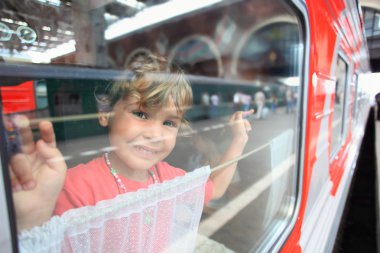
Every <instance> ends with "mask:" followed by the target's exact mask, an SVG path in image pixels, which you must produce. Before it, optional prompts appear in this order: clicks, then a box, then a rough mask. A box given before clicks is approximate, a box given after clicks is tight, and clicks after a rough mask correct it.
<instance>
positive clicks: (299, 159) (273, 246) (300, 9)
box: [0, 0, 310, 252]
mask: <svg viewBox="0 0 380 253" xmlns="http://www.w3.org/2000/svg"><path fill="white" fill-rule="evenodd" d="M284 4H286V5H287V7H288V8H290V9H291V10H292V11H293V12H294V14H295V17H296V18H297V19H298V21H299V23H298V24H299V29H300V42H301V43H303V44H302V49H303V50H302V51H301V52H302V53H301V54H300V55H299V63H300V64H301V66H300V69H299V76H300V86H299V90H298V95H299V96H298V103H297V105H296V106H297V109H299V112H298V116H297V122H296V128H295V133H296V137H295V140H296V142H295V155H296V160H295V165H294V170H295V173H296V177H295V184H294V185H293V186H294V187H295V188H296V190H295V195H294V197H295V202H294V206H292V208H293V212H292V214H291V216H290V219H289V220H287V221H286V224H285V225H284V226H283V227H281V228H278V229H277V230H276V231H269V232H270V233H273V232H275V233H273V234H274V235H273V236H272V238H270V240H268V241H267V242H265V245H264V246H265V248H266V249H268V250H270V251H279V250H280V249H281V247H282V246H283V245H284V243H285V242H286V240H287V238H288V236H289V234H290V233H291V231H292V230H293V228H294V226H295V224H296V221H297V217H298V213H299V210H300V203H301V198H302V182H303V180H302V178H303V166H304V154H305V142H306V136H305V132H306V131H305V130H306V126H307V120H306V115H307V101H308V96H307V94H308V89H309V87H308V84H309V75H308V73H309V58H310V50H309V49H310V25H309V21H308V20H309V15H308V11H307V6H306V3H305V2H304V1H302V0H292V1H289V2H286V3H284ZM0 68H2V69H3V70H4V73H2V74H1V76H8V77H12V78H13V77H21V78H35V79H37V78H40V77H43V78H53V77H54V78H57V77H59V78H67V79H71V78H77V79H81V78H85V77H88V76H91V78H92V79H96V78H105V79H106V78H111V77H112V79H120V80H123V79H126V77H127V75H128V74H127V73H125V72H122V71H116V70H104V71H103V70H99V69H90V68H84V67H66V66H56V65H29V64H27V65H25V64H3V63H0ZM21 69H22V70H23V71H22V73H20V70H21ZM1 115H3V114H2V113H1ZM1 131H2V132H1V134H4V131H3V129H1ZM4 150H5V149H4V148H2V150H1V154H4ZM6 164H7V163H3V164H2V171H3V172H5V173H7V172H8V171H7V169H6V168H7V166H6ZM6 176H7V175H5V177H6ZM0 179H1V178H0ZM7 181H8V184H9V185H6V184H7V183H6V182H7ZM3 182H4V190H5V191H7V189H8V192H6V193H7V200H8V204H7V206H8V208H10V209H12V210H10V211H9V212H8V217H9V221H10V222H11V223H12V224H11V228H13V229H11V230H12V231H11V237H12V245H13V250H14V251H16V252H17V249H18V244H17V229H16V222H15V221H16V220H15V218H14V212H13V204H12V192H11V190H10V189H11V187H10V180H9V177H8V178H4V180H3ZM0 193H1V191H0Z"/></svg>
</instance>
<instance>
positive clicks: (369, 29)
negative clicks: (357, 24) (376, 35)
mask: <svg viewBox="0 0 380 253" xmlns="http://www.w3.org/2000/svg"><path fill="white" fill-rule="evenodd" d="M363 10H364V26H365V33H366V36H367V37H370V36H372V35H373V25H374V11H373V10H372V9H368V8H363Z"/></svg>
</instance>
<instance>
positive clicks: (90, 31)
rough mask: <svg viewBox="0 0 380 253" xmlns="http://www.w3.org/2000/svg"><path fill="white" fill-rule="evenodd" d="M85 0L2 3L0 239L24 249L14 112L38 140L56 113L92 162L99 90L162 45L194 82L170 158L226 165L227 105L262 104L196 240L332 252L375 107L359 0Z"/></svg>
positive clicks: (69, 151)
mask: <svg viewBox="0 0 380 253" xmlns="http://www.w3.org/2000/svg"><path fill="white" fill-rule="evenodd" d="M86 3H87V4H86V5H82V4H80V3H79V2H78V1H71V0H58V1H55V0H54V1H53V0H48V1H37V0H36V1H29V2H27V1H21V0H20V1H18V0H4V1H3V2H2V3H0V18H1V20H0V45H1V48H0V56H1V57H2V61H3V62H0V77H1V81H0V94H1V115H2V120H1V123H2V124H1V125H2V126H1V139H2V141H1V143H2V144H1V155H0V156H1V160H2V173H1V174H0V175H1V176H0V202H1V206H3V207H4V208H2V210H1V211H0V220H1V224H4V225H3V227H4V229H3V230H2V232H0V248H1V251H2V252H18V251H19V250H20V251H25V247H24V246H23V245H21V244H20V242H19V239H20V235H19V234H18V233H19V232H20V231H18V229H17V220H16V216H17V215H16V214H15V211H14V207H13V202H12V198H13V196H14V194H17V193H12V189H11V182H10V171H9V170H8V169H9V166H8V163H9V160H10V158H11V157H10V156H11V155H12V152H14V150H12V147H9V146H10V145H11V144H9V142H12V141H11V140H10V139H12V138H19V137H18V136H19V135H18V133H17V131H18V130H17V128H16V129H9V127H7V125H6V122H8V121H9V120H11V119H12V118H13V117H15V115H18V114H23V115H26V116H27V117H28V118H29V119H30V122H31V125H32V127H33V134H34V137H35V138H38V137H39V133H38V129H37V127H36V126H37V124H38V123H39V122H40V121H41V120H50V121H51V122H52V123H53V126H54V130H55V135H56V139H57V146H58V148H59V149H60V150H61V152H62V154H63V157H64V159H65V161H66V163H67V164H68V166H69V167H73V166H75V165H77V164H79V163H85V162H87V161H89V160H90V159H92V158H94V157H97V156H99V154H102V153H103V152H106V151H107V150H111V149H112V147H110V146H109V143H108V138H107V134H106V129H104V128H102V127H101V126H99V124H98V116H99V115H98V110H99V106H98V103H97V98H98V97H97V95H98V93H99V92H101V91H102V90H104V89H107V88H108V87H109V86H110V84H112V83H114V82H118V81H122V80H126V79H128V78H130V74H129V72H128V69H127V67H128V66H129V63H131V62H132V61H133V60H134V59H136V58H137V57H139V56H141V55H150V54H155V55H160V56H161V57H163V58H165V59H166V60H167V62H168V64H175V65H178V66H179V67H180V68H181V69H183V71H184V73H185V75H186V78H187V79H188V81H189V83H190V86H191V88H192V92H193V105H192V106H191V107H190V108H189V109H188V111H187V113H186V115H185V117H186V119H187V121H189V123H190V126H191V128H188V129H187V130H186V132H185V133H183V134H180V135H178V137H177V142H176V146H175V148H174V150H173V152H172V153H171V154H170V155H169V156H168V157H167V158H166V159H165V161H166V162H168V163H170V164H172V165H173V166H175V167H178V168H183V169H184V170H186V171H188V172H191V171H194V170H196V169H197V168H200V167H202V166H205V165H210V166H211V167H214V166H216V164H218V161H219V160H220V158H221V156H222V153H223V150H224V149H225V148H226V147H227V146H228V141H229V139H230V138H231V131H230V126H229V123H228V118H229V116H230V115H231V114H233V113H234V112H235V111H237V110H247V109H249V108H253V109H254V110H255V113H254V114H253V115H252V116H251V117H249V118H248V120H249V122H250V123H251V125H252V128H253V130H252V131H251V132H250V133H249V141H248V143H247V145H246V147H245V149H244V152H243V154H242V155H241V156H239V157H237V158H236V161H235V162H238V169H237V171H236V173H235V175H234V177H233V179H232V183H231V185H230V186H229V188H228V189H227V192H226V193H225V195H224V196H223V197H221V198H220V199H218V200H213V201H211V202H209V203H208V204H207V205H206V206H204V208H203V211H202V215H201V218H200V221H199V224H198V225H197V236H196V238H197V240H196V242H195V246H194V251H195V252H331V251H332V250H333V248H334V243H335V239H336V236H337V232H338V229H339V225H340V221H341V218H342V213H343V210H344V207H345V203H346V199H347V195H348V191H349V189H350V186H351V182H352V177H353V175H354V171H355V165H356V161H357V158H358V155H359V151H360V147H361V142H362V140H363V135H364V130H365V126H366V122H367V118H368V115H369V110H370V107H371V105H372V98H371V93H370V87H369V86H368V85H367V84H366V83H363V82H361V80H362V76H363V75H365V74H367V73H369V72H370V67H369V55H368V48H367V42H366V36H365V29H366V27H365V23H364V21H365V20H364V17H363V14H362V9H361V6H360V4H359V1H357V0H334V1H332V0H331V1H327V0H305V1H303V0H274V1H265V0H247V1H240V0H226V1H223V0H203V1H198V0H193V1H181V0H169V1H155V0H146V1H140V0H131V1H113V0H110V1H92V0H88V1H86ZM379 9H380V7H379ZM377 19H378V21H377V22H378V23H379V24H380V18H379V17H377ZM20 27H22V29H20ZM25 27H26V28H25ZM379 27H380V25H379ZM189 137H190V138H189ZM230 162H231V161H230ZM5 207H7V208H5ZM47 252H49V250H47ZM136 252H141V251H138V250H136ZM151 252H155V251H154V249H153V250H152V251H151Z"/></svg>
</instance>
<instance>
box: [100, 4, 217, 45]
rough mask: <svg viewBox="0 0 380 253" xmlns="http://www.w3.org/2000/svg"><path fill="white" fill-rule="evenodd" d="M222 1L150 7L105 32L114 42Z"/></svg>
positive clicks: (107, 37) (111, 26) (113, 25)
mask: <svg viewBox="0 0 380 253" xmlns="http://www.w3.org/2000/svg"><path fill="white" fill-rule="evenodd" d="M221 1H222V0H172V1H169V2H166V3H163V4H159V5H154V6H150V7H147V8H144V9H143V10H142V11H140V12H138V13H137V14H136V15H135V16H133V17H130V18H123V19H121V20H119V21H117V22H115V23H113V24H112V25H110V26H109V27H108V28H107V29H106V31H105V38H106V40H112V39H115V38H117V37H120V36H124V35H126V34H128V33H131V32H134V31H137V30H139V29H142V28H144V27H148V26H150V25H153V24H156V23H159V22H162V21H165V20H169V19H171V18H173V17H176V16H179V15H182V14H185V13H189V12H192V11H195V10H198V9H201V8H204V7H207V6H210V5H213V4H216V3H219V2H221Z"/></svg>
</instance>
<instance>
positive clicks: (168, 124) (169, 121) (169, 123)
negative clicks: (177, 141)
mask: <svg viewBox="0 0 380 253" xmlns="http://www.w3.org/2000/svg"><path fill="white" fill-rule="evenodd" d="M164 125H165V126H169V127H177V126H178V124H177V123H176V122H174V121H171V120H166V121H165V122H164Z"/></svg>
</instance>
